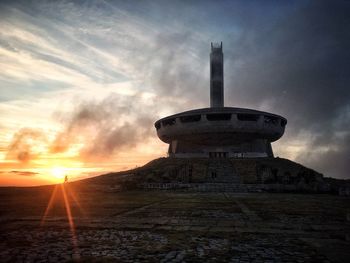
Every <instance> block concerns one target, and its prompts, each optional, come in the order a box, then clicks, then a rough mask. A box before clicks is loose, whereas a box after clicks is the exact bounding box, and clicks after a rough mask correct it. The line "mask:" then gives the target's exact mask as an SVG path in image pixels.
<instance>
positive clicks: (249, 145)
mask: <svg viewBox="0 0 350 263" xmlns="http://www.w3.org/2000/svg"><path fill="white" fill-rule="evenodd" d="M286 124H287V120H286V119H285V118H283V117H281V116H279V115H276V114H273V113H268V112H263V111H258V110H253V109H245V108H233V107H225V106H224V60H223V53H222V43H221V44H217V43H212V44H211V53H210V108H203V109H195V110H190V111H185V112H181V113H178V114H175V115H171V116H167V117H165V118H162V119H160V120H158V121H156V123H155V127H156V129H157V134H158V137H159V138H160V139H161V140H162V141H163V142H165V143H167V144H169V150H168V154H169V157H178V158H192V157H197V158H198V157H199V158H257V157H273V151H272V147H271V142H274V141H277V140H278V139H279V138H281V137H282V135H283V133H284V129H285V126H286Z"/></svg>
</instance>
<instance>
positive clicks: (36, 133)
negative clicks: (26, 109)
mask: <svg viewBox="0 0 350 263" xmlns="http://www.w3.org/2000/svg"><path fill="white" fill-rule="evenodd" d="M46 141H47V139H46V136H45V134H44V133H43V131H41V130H37V129H32V128H22V129H20V130H19V131H18V132H16V133H15V134H14V136H13V138H12V141H11V143H10V145H9V146H8V149H7V155H6V158H7V159H15V160H18V161H19V162H21V163H28V162H30V161H31V160H33V159H36V158H38V156H39V154H40V150H39V149H38V145H39V146H40V145H42V144H43V143H45V142H46Z"/></svg>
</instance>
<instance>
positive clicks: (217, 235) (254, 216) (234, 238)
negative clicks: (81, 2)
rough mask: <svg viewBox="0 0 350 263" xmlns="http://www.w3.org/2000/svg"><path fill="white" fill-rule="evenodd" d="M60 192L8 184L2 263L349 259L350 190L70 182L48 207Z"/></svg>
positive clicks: (0, 214) (1, 212)
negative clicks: (164, 188) (213, 189)
mask: <svg viewBox="0 0 350 263" xmlns="http://www.w3.org/2000/svg"><path fill="white" fill-rule="evenodd" d="M63 189H64V191H63ZM53 192H54V188H53V187H41V188H22V189H21V188H3V189H0V198H1V199H0V200H1V201H0V220H1V221H0V223H1V228H0V230H1V232H0V261H1V262H72V261H80V262H348V260H349V258H350V199H349V197H339V196H332V195H307V194H271V193H269V194H268V193H176V192H161V191H129V192H116V193H112V192H103V191H101V190H96V191H93V189H92V188H91V187H89V188H84V187H81V186H73V185H65V186H64V187H63V188H62V187H61V186H59V187H58V188H57V191H56V195H55V197H54V198H52V200H53V201H52V205H51V206H50V209H48V210H47V206H48V204H49V201H50V196H51V195H52V193H53ZM64 192H65V193H66V200H67V201H68V202H67V203H68V204H69V205H68V206H65V202H64V200H65V198H64V195H63V193H64ZM67 207H69V208H68V211H67ZM46 210H47V215H46V216H44V214H45V211H46ZM70 214H71V217H70V218H71V220H69V219H68V217H69V215H70ZM67 215H68V216H67Z"/></svg>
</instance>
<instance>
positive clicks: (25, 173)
mask: <svg viewBox="0 0 350 263" xmlns="http://www.w3.org/2000/svg"><path fill="white" fill-rule="evenodd" d="M10 173H11V174H15V175H22V176H35V175H38V174H39V173H35V172H29V171H11V172H10Z"/></svg>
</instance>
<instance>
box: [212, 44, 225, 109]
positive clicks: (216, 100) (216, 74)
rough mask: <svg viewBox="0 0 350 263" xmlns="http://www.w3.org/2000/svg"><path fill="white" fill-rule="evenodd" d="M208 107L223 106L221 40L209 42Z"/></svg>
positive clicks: (222, 55)
mask: <svg viewBox="0 0 350 263" xmlns="http://www.w3.org/2000/svg"><path fill="white" fill-rule="evenodd" d="M210 107H211V108H219V107H224V54H223V53H222V42H221V43H220V44H219V43H211V52H210Z"/></svg>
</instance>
